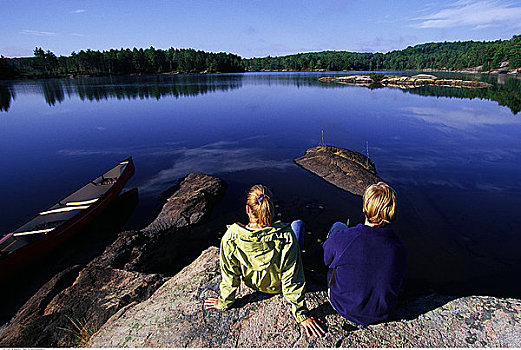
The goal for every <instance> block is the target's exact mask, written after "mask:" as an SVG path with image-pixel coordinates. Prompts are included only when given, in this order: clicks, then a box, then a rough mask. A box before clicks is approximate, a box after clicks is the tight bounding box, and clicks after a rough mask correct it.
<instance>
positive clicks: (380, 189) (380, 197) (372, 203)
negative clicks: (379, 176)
mask: <svg viewBox="0 0 521 350" xmlns="http://www.w3.org/2000/svg"><path fill="white" fill-rule="evenodd" d="M363 211H364V214H365V217H366V219H367V221H369V222H370V223H372V224H375V225H376V226H385V225H387V224H390V223H391V222H392V221H394V219H396V192H394V190H393V189H392V188H391V187H389V185H387V184H386V183H385V182H379V183H377V184H375V185H371V186H369V187H368V188H367V189H366V190H365V193H364V204H363Z"/></svg>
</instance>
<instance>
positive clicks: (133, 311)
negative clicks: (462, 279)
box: [88, 247, 521, 348]
mask: <svg viewBox="0 0 521 350" xmlns="http://www.w3.org/2000/svg"><path fill="white" fill-rule="evenodd" d="M220 281H221V278H220V271H219V250H218V248H216V247H211V248H209V249H207V250H206V251H204V252H203V253H202V254H201V256H200V257H199V258H198V259H196V260H195V261H194V262H193V263H192V264H191V265H189V266H187V267H186V268H185V269H183V270H182V271H181V272H180V273H179V274H177V275H176V276H174V277H173V278H171V279H170V280H169V281H168V282H167V283H165V284H164V285H163V286H162V287H161V288H159V289H158V290H157V291H156V292H155V293H154V295H152V296H151V297H150V298H149V299H147V300H146V301H144V302H142V303H136V304H133V305H129V306H128V307H126V308H124V309H121V310H120V311H119V312H118V313H116V314H115V315H113V316H112V317H111V318H110V319H109V320H108V321H107V322H106V323H105V325H104V326H103V327H102V328H101V329H100V330H99V331H98V332H97V333H96V334H94V335H93V336H92V337H91V340H90V342H89V343H88V346H91V347H270V348H278V347H285V348H290V347H324V348H326V347H328V348H329V347H484V346H487V347H516V346H517V347H519V346H520V344H521V327H520V324H521V302H520V301H519V300H516V299H499V298H494V297H465V298H460V299H454V298H449V300H452V301H449V302H445V301H443V303H442V304H441V305H442V306H436V307H433V308H432V310H430V311H426V312H425V313H422V314H419V315H416V316H415V317H414V318H411V319H403V320H399V321H393V322H387V323H382V324H378V325H373V326H367V327H354V326H351V325H350V324H348V323H347V322H346V321H345V320H344V319H343V318H342V317H340V316H339V315H338V314H336V313H335V312H334V310H333V309H332V308H331V306H330V304H329V302H328V299H327V291H326V290H323V289H321V288H316V286H313V285H308V292H307V293H306V302H307V305H308V308H309V309H310V310H311V313H312V315H313V316H314V317H316V318H318V319H321V320H323V321H324V322H326V324H327V333H326V335H325V336H324V337H323V338H319V339H314V338H310V337H308V336H306V335H305V333H304V331H303V330H302V329H301V328H300V327H299V326H298V325H297V324H296V322H295V320H294V319H293V317H292V315H291V312H290V305H289V303H287V302H286V301H285V299H284V298H283V297H282V296H281V295H274V296H270V295H265V294H262V293H258V292H254V291H252V290H251V289H249V288H247V287H245V286H244V285H241V287H240V293H239V294H238V297H237V300H236V302H235V304H234V306H233V307H232V308H231V309H230V310H227V311H224V312H223V311H218V310H204V308H203V302H204V300H205V299H206V298H208V297H216V296H217V295H218V292H219V283H220ZM446 298H447V297H445V299H446ZM433 299H436V302H435V303H434V305H436V303H437V302H439V301H440V300H445V299H444V297H435V298H433V297H432V296H429V297H426V298H425V301H426V303H427V304H429V302H431V301H432V300H433ZM415 303H416V304H417V305H422V307H423V306H424V304H425V303H423V302H422V300H418V301H416V302H415ZM413 304H414V303H413ZM404 307H405V309H406V310H398V311H399V312H398V314H400V313H402V314H409V313H410V312H411V310H412V309H414V307H415V306H414V305H413V306H412V307H411V306H410V305H406V306H404ZM420 309H421V307H420Z"/></svg>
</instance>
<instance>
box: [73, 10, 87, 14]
mask: <svg viewBox="0 0 521 350" xmlns="http://www.w3.org/2000/svg"><path fill="white" fill-rule="evenodd" d="M84 12H86V10H84V9H79V10H76V11H74V12H73V13H84Z"/></svg>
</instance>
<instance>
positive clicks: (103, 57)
mask: <svg viewBox="0 0 521 350" xmlns="http://www.w3.org/2000/svg"><path fill="white" fill-rule="evenodd" d="M506 61H508V62H509V68H510V69H516V68H520V67H521V35H515V36H513V37H512V39H510V40H496V41H489V42H486V41H463V42H460V41H458V42H439V43H426V44H419V45H415V46H409V47H407V48H406V49H403V50H395V51H390V52H388V53H385V54H383V53H358V52H348V51H322V52H310V53H299V54H295V55H287V56H279V57H270V56H267V57H260V58H242V57H240V56H238V55H235V54H231V53H225V52H219V53H213V52H205V51H200V50H194V49H175V48H173V47H171V48H169V49H168V50H162V49H155V48H154V47H150V48H147V49H142V48H140V49H138V48H133V49H128V48H127V49H118V50H116V49H111V50H108V51H93V50H90V49H87V50H86V51H84V50H81V51H79V52H77V53H76V52H72V53H71V55H70V56H59V57H57V56H56V55H55V54H54V53H53V52H51V51H50V50H47V51H45V50H43V49H42V48H40V47H36V48H35V49H34V56H33V57H21V58H5V57H3V56H1V57H0V79H13V78H38V77H65V76H104V75H128V74H162V73H170V74H173V73H238V72H251V71H317V70H318V71H320V70H326V71H343V70H363V71H366V70H369V71H372V70H427V69H428V70H449V71H457V70H462V69H467V68H473V67H480V69H481V71H489V70H492V69H498V68H500V67H501V64H502V63H503V62H506Z"/></svg>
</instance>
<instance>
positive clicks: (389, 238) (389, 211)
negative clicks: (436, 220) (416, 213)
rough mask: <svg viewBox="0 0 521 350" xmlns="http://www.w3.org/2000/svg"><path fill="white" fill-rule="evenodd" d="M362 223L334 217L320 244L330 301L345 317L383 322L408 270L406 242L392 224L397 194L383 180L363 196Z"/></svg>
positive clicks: (395, 300)
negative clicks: (338, 220) (325, 268)
mask: <svg viewBox="0 0 521 350" xmlns="http://www.w3.org/2000/svg"><path fill="white" fill-rule="evenodd" d="M363 212H364V216H365V222H364V224H363V225H362V224H359V225H357V226H354V227H350V228H348V227H347V225H345V224H343V223H340V222H336V223H335V224H333V226H332V227H331V230H330V231H329V234H328V238H327V239H326V241H325V242H324V244H323V246H322V248H323V250H324V263H325V265H326V266H327V267H329V272H328V286H329V290H328V292H329V300H330V302H331V305H332V306H333V308H334V309H335V310H336V311H337V312H338V313H339V314H340V315H341V316H343V317H344V318H345V319H347V320H348V321H351V322H354V323H356V324H360V325H367V324H372V323H377V322H382V321H385V320H387V319H388V318H389V316H390V314H391V312H392V311H393V310H394V308H395V306H396V302H397V300H398V291H399V290H400V286H401V284H402V281H403V278H404V276H405V272H406V269H407V254H408V253H407V247H406V246H405V244H404V243H403V242H402V241H401V240H400V238H399V237H398V236H397V235H396V233H395V232H394V231H393V229H391V228H389V227H387V226H388V225H389V224H391V222H393V221H394V220H395V218H396V193H395V192H394V190H393V189H392V188H391V187H389V186H388V185H387V184H386V183H384V182H379V183H377V184H374V185H371V186H369V187H368V188H367V189H366V190H365V193H364V197H363Z"/></svg>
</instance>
